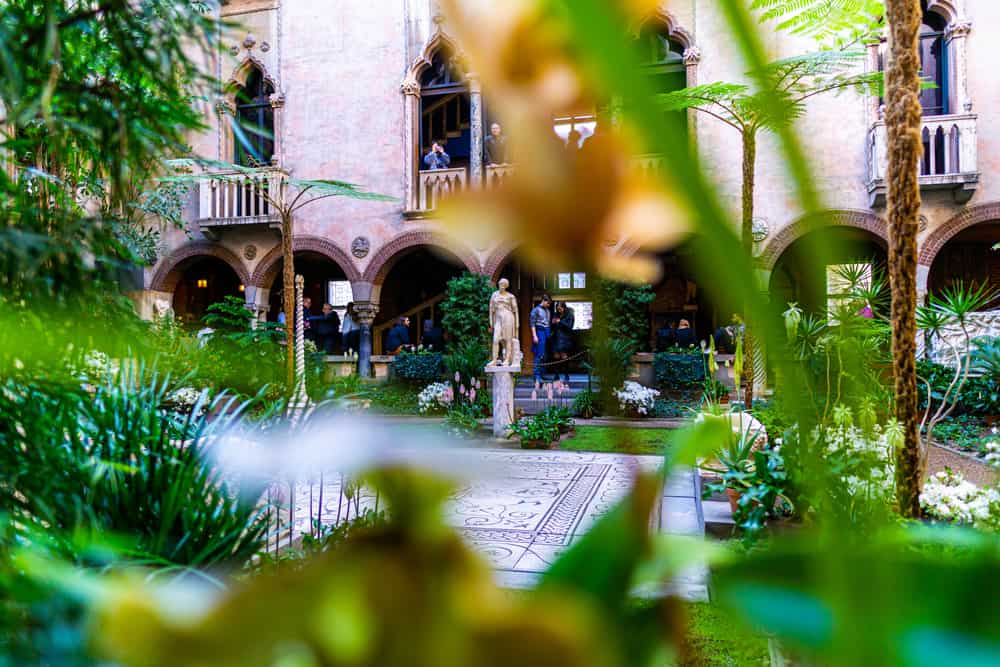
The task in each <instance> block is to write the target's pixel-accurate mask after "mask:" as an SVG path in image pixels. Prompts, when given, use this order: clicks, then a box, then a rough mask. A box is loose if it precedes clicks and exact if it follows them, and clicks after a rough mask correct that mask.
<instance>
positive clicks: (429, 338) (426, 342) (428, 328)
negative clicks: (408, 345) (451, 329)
mask: <svg viewBox="0 0 1000 667" xmlns="http://www.w3.org/2000/svg"><path fill="white" fill-rule="evenodd" d="M420 343H421V344H422V345H423V346H424V347H426V348H430V349H432V350H435V351H437V352H441V351H443V350H444V332H443V331H441V327H436V326H434V320H424V332H423V335H422V336H421V338H420Z"/></svg>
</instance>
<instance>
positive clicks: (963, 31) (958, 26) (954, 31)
mask: <svg viewBox="0 0 1000 667" xmlns="http://www.w3.org/2000/svg"><path fill="white" fill-rule="evenodd" d="M970 32H972V21H955V22H954V23H949V24H948V27H947V28H945V29H944V37H945V39H955V38H956V37H968V36H969V33H970Z"/></svg>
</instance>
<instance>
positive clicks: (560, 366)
mask: <svg viewBox="0 0 1000 667" xmlns="http://www.w3.org/2000/svg"><path fill="white" fill-rule="evenodd" d="M575 322H576V317H575V315H574V313H573V309H572V308H570V307H569V306H568V305H566V302H565V301H558V302H556V306H555V312H554V313H553V314H552V359H553V361H554V362H555V364H556V365H555V366H554V368H555V373H556V377H558V376H559V373H560V372H561V373H562V376H563V379H564V380H565V381H566V382H569V362H568V361H567V359H568V358H569V356H570V355H571V354H572V353H573V325H574V324H575Z"/></svg>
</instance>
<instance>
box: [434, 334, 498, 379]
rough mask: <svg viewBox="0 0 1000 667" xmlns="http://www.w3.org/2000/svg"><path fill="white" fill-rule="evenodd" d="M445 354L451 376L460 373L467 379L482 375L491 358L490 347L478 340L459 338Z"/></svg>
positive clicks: (445, 362) (445, 363) (460, 375)
mask: <svg viewBox="0 0 1000 667" xmlns="http://www.w3.org/2000/svg"><path fill="white" fill-rule="evenodd" d="M449 350H450V351H449V353H448V354H446V355H445V356H444V366H445V369H446V370H447V371H448V375H449V376H453V375H455V373H458V375H459V377H461V378H464V379H466V380H468V379H470V378H477V377H482V375H483V369H484V368H486V364H487V363H488V362H489V360H490V351H489V348H488V347H487V346H486V345H485V344H483V343H482V342H480V341H477V340H459V341H455V342H453V343H452V344H451V345H450V346H449Z"/></svg>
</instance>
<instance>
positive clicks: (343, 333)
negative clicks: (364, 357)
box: [340, 301, 361, 352]
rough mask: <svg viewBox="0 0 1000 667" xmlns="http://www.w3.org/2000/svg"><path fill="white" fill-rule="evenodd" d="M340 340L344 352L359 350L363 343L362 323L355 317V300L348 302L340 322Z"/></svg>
mask: <svg viewBox="0 0 1000 667" xmlns="http://www.w3.org/2000/svg"><path fill="white" fill-rule="evenodd" d="M340 342H341V346H342V347H343V350H344V352H346V351H348V350H354V351H355V352H357V351H358V348H359V346H360V344H361V325H360V324H359V323H358V322H357V320H356V319H355V315H354V302H353V301H351V302H350V303H348V304H347V310H346V311H345V312H344V319H343V320H341V322H340Z"/></svg>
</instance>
